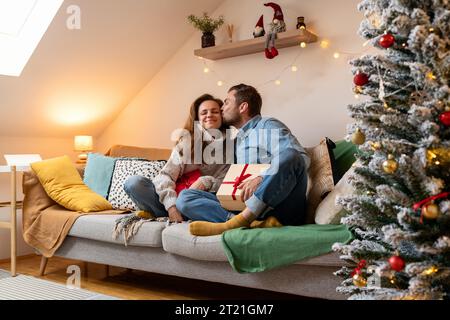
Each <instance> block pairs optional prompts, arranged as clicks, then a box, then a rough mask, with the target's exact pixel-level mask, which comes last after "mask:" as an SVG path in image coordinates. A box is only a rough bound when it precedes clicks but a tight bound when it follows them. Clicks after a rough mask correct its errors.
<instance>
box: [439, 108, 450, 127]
mask: <svg viewBox="0 0 450 320" xmlns="http://www.w3.org/2000/svg"><path fill="white" fill-rule="evenodd" d="M439 121H440V122H441V123H442V124H443V125H444V126H446V127H450V111H446V112H444V113H441V115H440V116H439Z"/></svg>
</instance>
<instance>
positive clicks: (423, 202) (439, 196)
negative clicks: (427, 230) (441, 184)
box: [413, 192, 450, 223]
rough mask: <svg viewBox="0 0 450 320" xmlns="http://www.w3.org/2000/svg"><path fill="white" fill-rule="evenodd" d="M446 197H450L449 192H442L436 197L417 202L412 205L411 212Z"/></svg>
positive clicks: (421, 221) (421, 216) (421, 218)
mask: <svg viewBox="0 0 450 320" xmlns="http://www.w3.org/2000/svg"><path fill="white" fill-rule="evenodd" d="M448 196H450V192H443V193H440V194H438V195H435V196H432V197H429V198H426V199H424V200H422V201H420V202H417V203H416V204H414V206H413V210H414V211H417V210H419V209H420V208H421V207H422V206H423V205H425V204H428V203H430V202H431V201H434V200H437V199H441V198H447V197H448ZM420 223H423V212H422V213H421V214H420Z"/></svg>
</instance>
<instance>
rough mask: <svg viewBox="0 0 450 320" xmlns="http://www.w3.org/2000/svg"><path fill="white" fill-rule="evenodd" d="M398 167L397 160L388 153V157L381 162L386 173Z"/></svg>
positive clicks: (390, 172) (393, 171)
mask: <svg viewBox="0 0 450 320" xmlns="http://www.w3.org/2000/svg"><path fill="white" fill-rule="evenodd" d="M397 169H398V162H397V161H396V160H395V157H394V156H393V155H392V154H390V155H389V156H388V159H387V160H386V161H385V162H383V170H384V172H386V173H388V174H393V173H395V171H397Z"/></svg>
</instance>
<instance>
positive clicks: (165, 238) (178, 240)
mask: <svg viewBox="0 0 450 320" xmlns="http://www.w3.org/2000/svg"><path fill="white" fill-rule="evenodd" d="M162 243H163V248H164V250H165V251H166V252H170V253H174V254H177V255H180V256H183V257H188V258H191V259H195V260H205V261H228V259H227V257H226V255H225V251H224V250H223V246H222V235H217V236H210V237H197V236H193V235H192V234H191V233H190V231H189V223H188V222H183V223H179V224H174V225H171V226H169V227H167V228H166V229H164V231H163V232H162Z"/></svg>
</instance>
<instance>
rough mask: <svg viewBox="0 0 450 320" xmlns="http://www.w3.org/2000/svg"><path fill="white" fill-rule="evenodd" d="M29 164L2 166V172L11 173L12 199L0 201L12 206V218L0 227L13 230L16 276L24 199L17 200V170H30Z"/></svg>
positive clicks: (13, 257)
mask: <svg viewBox="0 0 450 320" xmlns="http://www.w3.org/2000/svg"><path fill="white" fill-rule="evenodd" d="M29 168H30V167H29V166H20V167H19V166H18V167H16V166H0V173H10V176H11V186H10V187H11V193H10V201H7V202H0V208H1V207H10V208H11V218H10V221H9V222H2V221H0V228H5V229H9V230H10V232H11V276H13V277H15V276H16V257H17V230H16V228H17V209H22V201H17V192H16V186H17V177H16V173H17V172H23V171H27V170H29Z"/></svg>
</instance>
